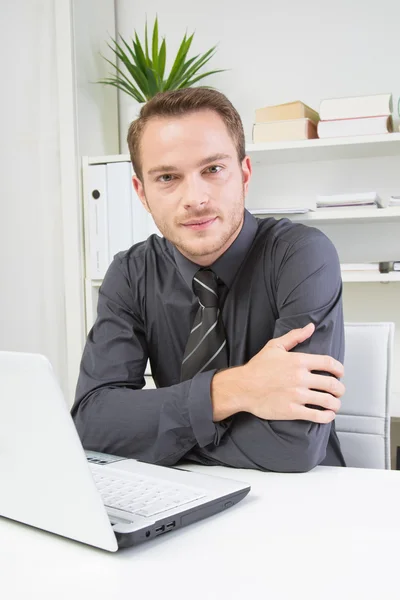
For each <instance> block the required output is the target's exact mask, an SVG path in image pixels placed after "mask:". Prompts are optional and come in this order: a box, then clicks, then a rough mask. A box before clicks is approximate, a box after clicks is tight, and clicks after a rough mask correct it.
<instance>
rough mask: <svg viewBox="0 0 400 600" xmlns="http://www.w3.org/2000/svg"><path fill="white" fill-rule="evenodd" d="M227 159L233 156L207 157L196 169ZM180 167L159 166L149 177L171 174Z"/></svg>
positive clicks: (148, 172)
mask: <svg viewBox="0 0 400 600" xmlns="http://www.w3.org/2000/svg"><path fill="white" fill-rule="evenodd" d="M227 158H232V156H231V155H230V154H221V153H218V154H213V155H212V156H207V158H204V159H203V160H201V161H200V162H199V163H197V165H196V167H204V165H207V164H208V163H211V162H216V161H218V160H225V159H227ZM178 170H179V169H178V167H175V166H174V165H159V166H158V167H153V169H150V171H147V174H148V175H154V174H155V173H165V172H169V171H178Z"/></svg>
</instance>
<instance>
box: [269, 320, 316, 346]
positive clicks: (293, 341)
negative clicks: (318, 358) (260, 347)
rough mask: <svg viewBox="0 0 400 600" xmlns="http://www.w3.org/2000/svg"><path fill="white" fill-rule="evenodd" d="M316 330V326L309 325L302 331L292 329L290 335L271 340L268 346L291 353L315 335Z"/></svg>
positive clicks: (286, 334)
mask: <svg viewBox="0 0 400 600" xmlns="http://www.w3.org/2000/svg"><path fill="white" fill-rule="evenodd" d="M314 330H315V326H314V325H313V324H312V323H309V324H308V325H306V326H305V327H303V328H302V329H292V330H291V331H288V333H285V335H282V336H281V337H278V338H274V339H273V340H270V341H269V342H268V344H267V345H268V346H269V347H271V346H272V347H275V348H282V349H283V350H286V351H287V352H289V350H292V348H294V347H295V346H297V345H298V344H301V342H304V341H305V340H306V339H308V338H309V337H310V336H311V335H312V334H313V333H314Z"/></svg>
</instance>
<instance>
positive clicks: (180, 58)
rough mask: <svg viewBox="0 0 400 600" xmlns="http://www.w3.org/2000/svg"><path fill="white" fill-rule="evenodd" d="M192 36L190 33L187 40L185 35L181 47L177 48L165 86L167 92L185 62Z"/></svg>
mask: <svg viewBox="0 0 400 600" xmlns="http://www.w3.org/2000/svg"><path fill="white" fill-rule="evenodd" d="M193 36H194V33H192V35H191V36H190V38H189V39H186V34H185V36H184V38H183V40H182V42H181V45H180V46H179V50H178V53H177V55H176V57H175V60H174V64H173V65H172V69H171V71H170V74H169V77H168V79H167V82H166V84H165V89H167V90H169V89H171V81H173V80H174V79H175V77H176V74H177V73H178V72H179V69H180V68H181V67H182V65H183V64H184V62H185V60H186V55H187V53H188V51H189V48H190V45H191V43H192V40H193Z"/></svg>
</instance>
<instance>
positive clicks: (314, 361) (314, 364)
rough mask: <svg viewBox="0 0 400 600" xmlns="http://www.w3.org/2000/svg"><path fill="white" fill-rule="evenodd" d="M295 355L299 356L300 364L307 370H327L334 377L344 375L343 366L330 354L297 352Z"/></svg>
mask: <svg viewBox="0 0 400 600" xmlns="http://www.w3.org/2000/svg"><path fill="white" fill-rule="evenodd" d="M297 356H298V357H300V359H299V360H300V362H301V364H302V366H304V367H306V368H307V369H308V370H309V371H327V372H328V373H332V375H335V377H343V375H344V366H343V365H342V363H341V362H339V361H338V360H336V359H335V358H332V356H328V355H323V354H305V353H298V354H297ZM313 387H314V386H313ZM318 389H319V388H318ZM323 389H325V388H323Z"/></svg>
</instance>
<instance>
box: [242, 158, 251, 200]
mask: <svg viewBox="0 0 400 600" xmlns="http://www.w3.org/2000/svg"><path fill="white" fill-rule="evenodd" d="M251 173H252V166H251V159H250V156H245V157H244V159H243V160H242V176H243V187H244V193H245V194H247V190H248V188H249V183H250V179H251Z"/></svg>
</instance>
